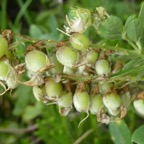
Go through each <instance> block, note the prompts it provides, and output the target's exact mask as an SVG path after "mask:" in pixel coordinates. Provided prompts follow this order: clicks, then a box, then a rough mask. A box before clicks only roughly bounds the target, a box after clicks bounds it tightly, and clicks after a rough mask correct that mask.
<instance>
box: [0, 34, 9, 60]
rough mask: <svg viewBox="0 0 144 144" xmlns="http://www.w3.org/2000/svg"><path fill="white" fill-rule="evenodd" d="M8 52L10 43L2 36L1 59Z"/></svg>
mask: <svg viewBox="0 0 144 144" xmlns="http://www.w3.org/2000/svg"><path fill="white" fill-rule="evenodd" d="M7 51H8V42H7V40H6V39H5V38H4V37H3V36H2V35H0V58H1V57H3V56H4V55H5V53H6V52H7Z"/></svg>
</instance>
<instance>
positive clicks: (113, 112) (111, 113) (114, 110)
mask: <svg viewBox="0 0 144 144" xmlns="http://www.w3.org/2000/svg"><path fill="white" fill-rule="evenodd" d="M108 112H109V114H110V115H112V116H117V115H118V114H119V113H120V110H119V109H108Z"/></svg>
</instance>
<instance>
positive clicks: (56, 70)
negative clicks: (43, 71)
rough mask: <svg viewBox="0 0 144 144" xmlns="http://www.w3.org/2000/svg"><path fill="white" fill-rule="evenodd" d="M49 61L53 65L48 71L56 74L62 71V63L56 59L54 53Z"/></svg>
mask: <svg viewBox="0 0 144 144" xmlns="http://www.w3.org/2000/svg"><path fill="white" fill-rule="evenodd" d="M50 60H51V62H52V63H53V64H54V67H53V68H51V69H50V73H52V74H54V75H56V74H60V73H62V72H63V65H62V64H61V63H60V62H59V61H58V60H57V58H56V55H54V54H53V55H52V56H51V57H50Z"/></svg>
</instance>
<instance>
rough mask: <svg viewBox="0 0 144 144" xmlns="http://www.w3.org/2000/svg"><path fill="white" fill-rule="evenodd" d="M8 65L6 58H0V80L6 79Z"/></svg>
mask: <svg viewBox="0 0 144 144" xmlns="http://www.w3.org/2000/svg"><path fill="white" fill-rule="evenodd" d="M10 70H11V68H10V65H9V63H8V61H7V60H0V80H4V81H5V80H6V79H7V77H8V75H9V73H10Z"/></svg>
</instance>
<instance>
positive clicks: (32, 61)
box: [25, 50, 50, 73]
mask: <svg viewBox="0 0 144 144" xmlns="http://www.w3.org/2000/svg"><path fill="white" fill-rule="evenodd" d="M25 63H26V67H27V69H28V70H29V71H31V72H34V73H36V72H38V71H39V70H40V69H42V68H45V67H47V66H48V65H50V61H49V59H48V57H47V55H45V54H44V53H43V52H41V51H39V50H33V51H30V52H29V53H27V54H26V56H25Z"/></svg>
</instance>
